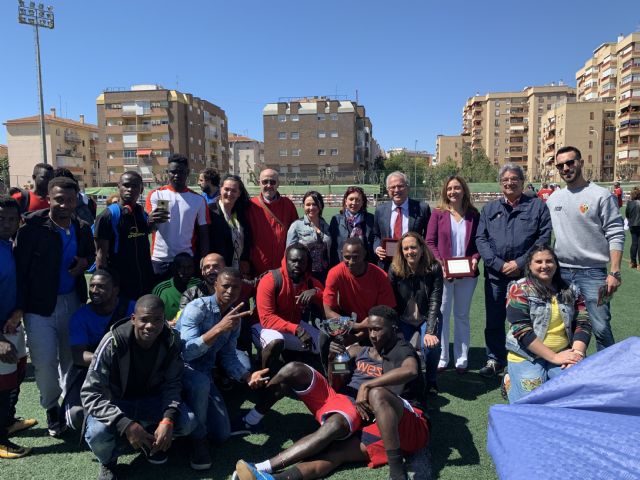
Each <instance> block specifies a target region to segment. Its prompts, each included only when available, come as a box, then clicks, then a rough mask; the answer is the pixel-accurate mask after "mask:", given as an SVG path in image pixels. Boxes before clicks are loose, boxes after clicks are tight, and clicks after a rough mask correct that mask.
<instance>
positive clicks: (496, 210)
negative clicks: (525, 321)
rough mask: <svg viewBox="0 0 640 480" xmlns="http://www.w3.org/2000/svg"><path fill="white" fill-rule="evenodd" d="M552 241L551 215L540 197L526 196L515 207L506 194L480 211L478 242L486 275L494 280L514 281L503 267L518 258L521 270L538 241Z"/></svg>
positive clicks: (521, 197) (522, 196)
mask: <svg viewBox="0 0 640 480" xmlns="http://www.w3.org/2000/svg"><path fill="white" fill-rule="evenodd" d="M550 240H551V216H550V215H549V209H548V208H547V206H546V204H545V203H544V202H543V201H542V200H540V199H539V198H531V197H527V196H525V195H521V196H520V200H519V202H518V204H517V205H516V206H515V208H513V207H511V206H510V205H509V204H507V203H506V201H505V199H504V197H503V198H500V199H499V200H494V201H492V202H489V203H487V204H486V205H485V206H484V208H483V209H482V213H481V214H480V223H479V224H478V233H477V234H476V245H477V247H478V252H480V256H481V257H482V259H483V260H484V275H485V277H487V278H489V279H492V280H503V281H507V280H513V278H509V277H506V276H505V275H503V274H502V273H500V269H501V268H502V266H503V265H504V264H505V263H506V262H509V261H511V260H515V261H516V263H517V264H518V268H519V269H520V271H521V273H522V272H524V264H525V259H526V256H527V253H528V252H529V250H530V249H531V247H533V246H534V245H535V244H537V243H546V244H548V243H549V242H550Z"/></svg>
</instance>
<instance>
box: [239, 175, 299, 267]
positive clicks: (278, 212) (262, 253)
mask: <svg viewBox="0 0 640 480" xmlns="http://www.w3.org/2000/svg"><path fill="white" fill-rule="evenodd" d="M278 185H279V182H278V172H276V171H275V170H272V169H270V168H267V169H266V170H263V171H262V172H261V173H260V188H261V192H260V195H258V196H257V197H253V198H252V199H251V205H250V208H249V209H248V212H247V219H248V221H249V225H250V227H251V236H252V238H253V245H252V247H251V263H252V265H253V269H254V273H255V275H256V276H259V275H261V274H263V273H264V272H266V271H268V270H272V269H275V268H278V267H279V266H280V261H281V260H282V257H283V256H284V248H285V246H286V240H287V232H288V231H289V227H290V226H291V224H292V223H293V222H295V221H296V220H297V219H298V211H297V210H296V207H295V206H294V205H293V202H292V201H291V200H289V199H288V198H286V197H283V196H281V195H280V194H279V193H278Z"/></svg>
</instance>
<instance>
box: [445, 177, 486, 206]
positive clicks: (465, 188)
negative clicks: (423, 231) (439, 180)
mask: <svg viewBox="0 0 640 480" xmlns="http://www.w3.org/2000/svg"><path fill="white" fill-rule="evenodd" d="M451 180H457V181H458V182H459V183H460V186H461V187H462V192H463V194H464V195H463V196H462V209H463V210H464V212H465V213H467V211H469V210H471V211H472V212H476V213H477V212H478V209H477V208H476V207H474V206H473V201H472V200H471V191H470V190H469V185H467V182H466V181H465V179H464V178H462V177H461V176H460V175H450V176H449V177H447V179H446V180H445V182H444V185H442V191H441V192H440V202H438V206H437V207H436V208H438V209H439V210H449V197H447V187H448V186H449V183H450V182H451Z"/></svg>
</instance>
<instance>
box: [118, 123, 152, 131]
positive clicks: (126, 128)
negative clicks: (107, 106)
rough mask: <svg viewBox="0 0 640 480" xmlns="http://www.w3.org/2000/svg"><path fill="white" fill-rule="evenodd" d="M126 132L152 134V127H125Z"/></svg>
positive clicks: (123, 128)
mask: <svg viewBox="0 0 640 480" xmlns="http://www.w3.org/2000/svg"><path fill="white" fill-rule="evenodd" d="M122 130H123V131H124V132H150V131H151V125H123V126H122Z"/></svg>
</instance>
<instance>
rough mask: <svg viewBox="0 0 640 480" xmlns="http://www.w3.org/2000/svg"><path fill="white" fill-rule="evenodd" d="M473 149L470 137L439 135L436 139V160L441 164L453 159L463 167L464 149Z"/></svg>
mask: <svg viewBox="0 0 640 480" xmlns="http://www.w3.org/2000/svg"><path fill="white" fill-rule="evenodd" d="M465 146H467V147H471V138H470V136H469V135H438V137H437V138H436V159H435V162H436V163H437V164H441V163H444V162H446V161H447V159H449V158H450V159H451V160H453V161H454V162H456V164H457V165H458V166H459V167H462V148H463V147H465Z"/></svg>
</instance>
